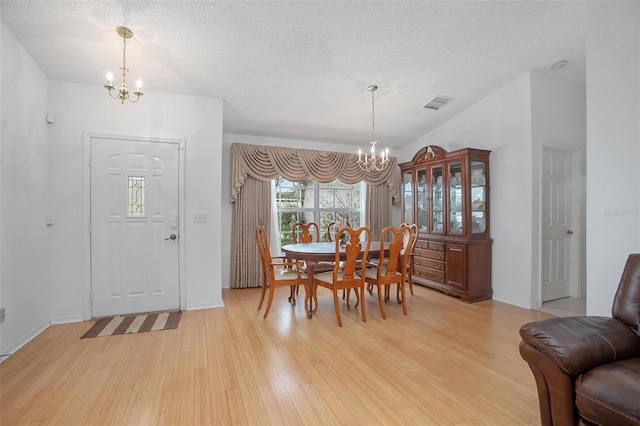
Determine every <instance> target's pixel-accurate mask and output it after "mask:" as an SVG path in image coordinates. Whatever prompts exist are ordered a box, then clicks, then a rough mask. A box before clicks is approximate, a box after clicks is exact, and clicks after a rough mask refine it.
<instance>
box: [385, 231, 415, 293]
mask: <svg viewBox="0 0 640 426" xmlns="http://www.w3.org/2000/svg"><path fill="white" fill-rule="evenodd" d="M404 225H406V226H408V227H409V228H411V235H412V237H411V242H410V245H408V244H409V235H408V234H405V236H404V237H403V238H402V250H401V251H400V255H403V254H404V253H405V252H406V251H407V250H408V252H407V255H406V261H407V266H406V268H407V269H406V274H405V277H404V278H405V282H407V281H408V282H409V293H411V295H412V296H413V256H414V251H415V248H416V243H417V242H418V235H419V234H420V230H419V228H418V225H416V224H415V223H414V224H411V225H409V224H408V223H402V224H400V227H402V226H404ZM396 300H397V301H398V303H399V304H400V303H402V299H401V298H400V285H398V286H396ZM385 301H387V302H388V301H389V286H387V287H386V289H385Z"/></svg>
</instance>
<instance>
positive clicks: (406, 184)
mask: <svg viewBox="0 0 640 426" xmlns="http://www.w3.org/2000/svg"><path fill="white" fill-rule="evenodd" d="M411 178H412V173H411V171H408V172H404V173H403V174H402V196H403V197H404V216H403V217H402V221H403V222H404V223H409V224H411V223H413V188H412V187H411V186H412V183H411Z"/></svg>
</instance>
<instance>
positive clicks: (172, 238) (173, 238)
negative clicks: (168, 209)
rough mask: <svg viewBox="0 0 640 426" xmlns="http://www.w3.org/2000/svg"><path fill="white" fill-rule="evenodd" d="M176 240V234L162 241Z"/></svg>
mask: <svg viewBox="0 0 640 426" xmlns="http://www.w3.org/2000/svg"><path fill="white" fill-rule="evenodd" d="M176 238H178V236H177V235H176V234H171V235H169V237H167V238H165V239H164V240H165V241H167V240H175V239H176Z"/></svg>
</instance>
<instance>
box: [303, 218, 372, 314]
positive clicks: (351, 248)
mask: <svg viewBox="0 0 640 426" xmlns="http://www.w3.org/2000/svg"><path fill="white" fill-rule="evenodd" d="M342 234H347V235H348V238H349V239H348V241H347V243H346V245H344V246H341V245H340V238H336V239H335V246H336V249H335V250H336V257H335V264H334V266H333V270H332V271H327V272H322V273H318V274H314V276H313V280H314V282H315V283H316V284H317V285H318V286H320V287H325V288H328V289H329V290H331V291H332V292H333V307H334V309H335V311H336V319H337V320H338V326H340V327H342V320H341V318H340V307H339V306H338V291H339V290H350V289H354V290H355V293H356V298H357V302H356V304H355V305H354V307H356V308H357V307H358V306H360V311H361V312H362V321H363V322H366V321H367V316H366V313H365V304H364V291H365V290H364V284H365V281H364V276H365V270H366V267H364V266H363V265H364V264H365V263H364V262H361V263H358V262H357V261H358V258H359V257H360V255H361V254H362V259H363V261H364V260H365V259H367V256H368V255H369V246H370V245H371V230H369V228H367V227H361V228H358V229H353V228H350V227H346V228H341V229H340V230H338V232H337V233H336V234H335V235H338V236H339V235H342ZM363 248H364V250H363ZM342 252H343V253H345V255H346V258H345V259H344V260H342V262H341V259H340V257H341V253H342ZM341 263H342V266H341ZM346 304H347V309H350V308H351V306H350V303H349V298H347V301H346Z"/></svg>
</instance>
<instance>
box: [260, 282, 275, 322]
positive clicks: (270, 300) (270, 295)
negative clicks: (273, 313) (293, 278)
mask: <svg viewBox="0 0 640 426" xmlns="http://www.w3.org/2000/svg"><path fill="white" fill-rule="evenodd" d="M275 288H276V286H274V285H273V284H272V285H271V288H269V300H267V309H265V311H264V316H263V317H262V318H266V317H267V315H269V309H271V302H272V301H273V290H274V289H275Z"/></svg>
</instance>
